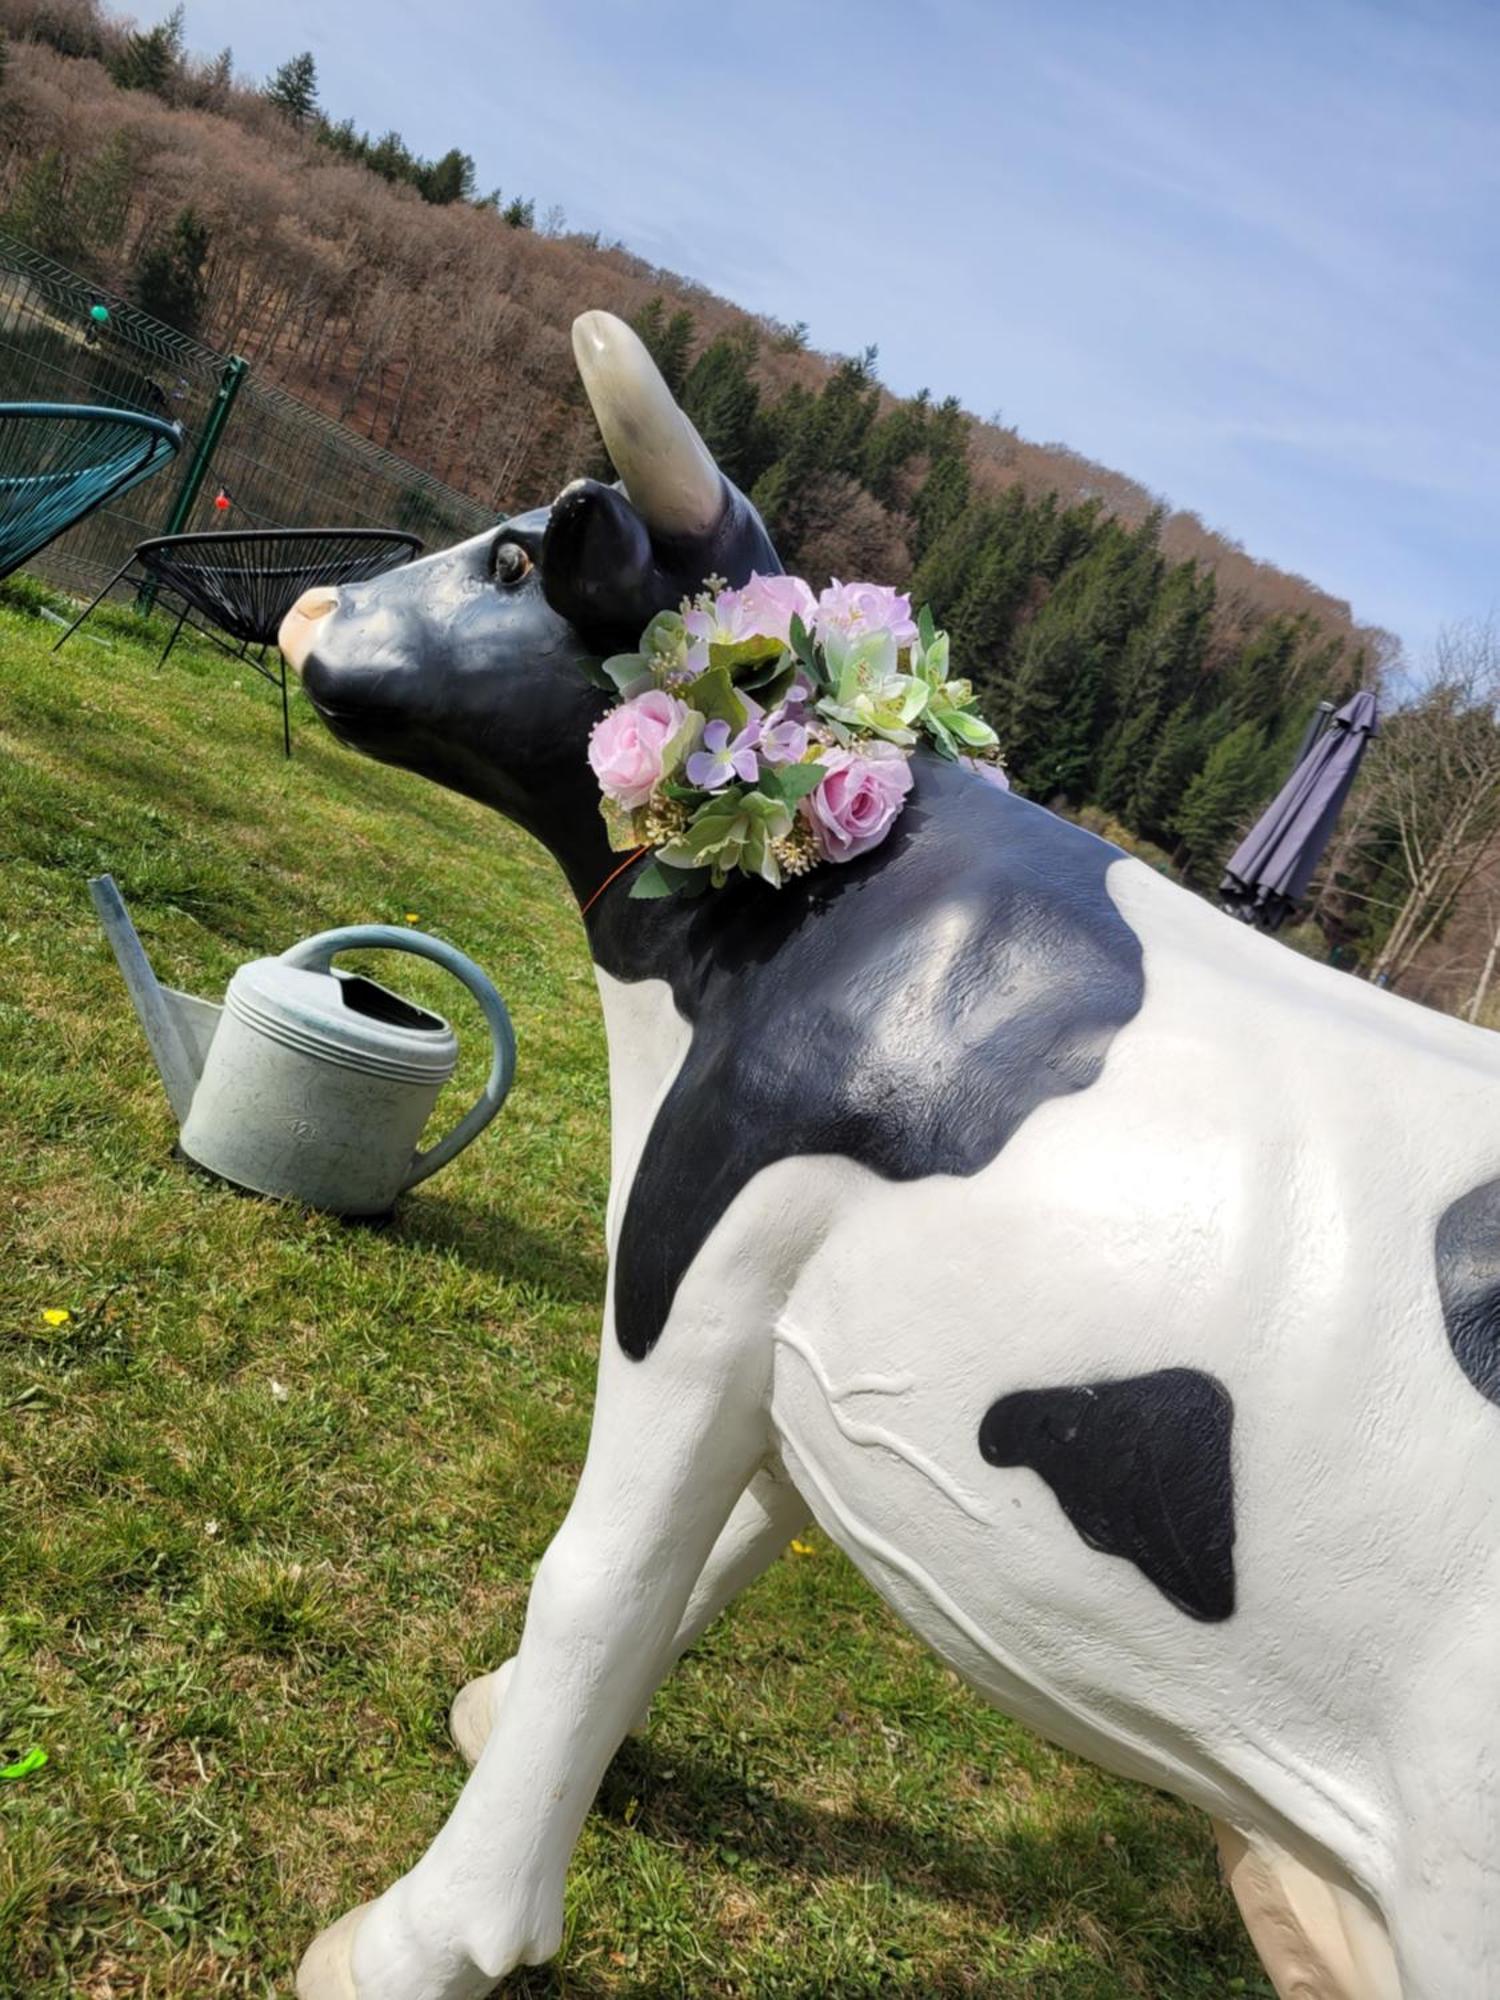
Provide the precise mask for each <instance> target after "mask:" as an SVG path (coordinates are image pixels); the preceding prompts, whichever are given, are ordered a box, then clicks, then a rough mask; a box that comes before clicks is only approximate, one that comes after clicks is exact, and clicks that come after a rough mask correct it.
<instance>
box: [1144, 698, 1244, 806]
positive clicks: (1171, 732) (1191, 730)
mask: <svg viewBox="0 0 1500 2000" xmlns="http://www.w3.org/2000/svg"><path fill="white" fill-rule="evenodd" d="M1220 721H1222V718H1220ZM1214 726H1215V724H1214V722H1213V720H1212V719H1210V721H1208V722H1207V723H1205V722H1203V721H1201V720H1200V719H1199V718H1198V717H1196V716H1195V715H1194V713H1193V704H1192V703H1191V702H1190V701H1182V702H1179V703H1178V705H1177V706H1176V708H1174V709H1173V710H1172V712H1171V714H1170V715H1169V716H1168V717H1167V719H1166V722H1165V724H1164V725H1163V727H1162V730H1161V733H1160V734H1159V735H1158V737H1157V739H1156V743H1155V747H1154V748H1153V749H1152V752H1151V755H1150V758H1149V760H1148V761H1146V762H1144V763H1143V764H1141V765H1138V766H1137V768H1136V773H1135V776H1134V778H1133V780H1132V782H1131V785H1130V788H1129V791H1128V793H1127V796H1126V798H1125V800H1124V807H1123V810H1124V816H1125V819H1126V821H1127V822H1128V824H1129V825H1131V826H1133V827H1134V828H1135V830H1136V831H1137V832H1138V833H1143V834H1146V835H1148V836H1150V837H1151V838H1153V839H1156V838H1165V837H1167V836H1169V835H1170V834H1171V832H1172V829H1173V826H1174V823H1175V820H1176V815H1177V808H1178V806H1179V805H1180V804H1181V802H1182V797H1183V794H1184V792H1185V791H1186V790H1187V788H1188V786H1189V784H1190V783H1191V782H1192V779H1193V777H1194V774H1195V773H1196V772H1197V770H1198V767H1199V765H1200V764H1201V763H1202V762H1203V745H1204V742H1205V740H1206V738H1207V736H1208V735H1209V734H1210V732H1211V731H1212V729H1213V728H1214Z"/></svg>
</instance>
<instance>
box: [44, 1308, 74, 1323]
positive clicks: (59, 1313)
mask: <svg viewBox="0 0 1500 2000" xmlns="http://www.w3.org/2000/svg"><path fill="white" fill-rule="evenodd" d="M72 1317H73V1315H72V1314H71V1313H70V1312H69V1311H68V1309H67V1307H66V1306H46V1307H44V1308H43V1311H42V1318H43V1319H44V1320H45V1321H46V1322H47V1324H48V1326H66V1325H67V1323H68V1321H69V1320H70V1319H71V1318H72Z"/></svg>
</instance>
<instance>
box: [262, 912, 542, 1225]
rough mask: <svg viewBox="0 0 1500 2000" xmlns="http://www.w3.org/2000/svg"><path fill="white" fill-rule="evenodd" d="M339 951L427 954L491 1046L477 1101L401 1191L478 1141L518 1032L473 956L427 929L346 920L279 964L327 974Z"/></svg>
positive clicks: (494, 1107)
mask: <svg viewBox="0 0 1500 2000" xmlns="http://www.w3.org/2000/svg"><path fill="white" fill-rule="evenodd" d="M341 951H409V952H411V953H412V954H413V955H414V956H415V957H417V958H430V959H431V960H432V961H433V963H434V964H435V965H440V966H442V967H443V969H444V971H446V972H451V973H452V974H453V976H454V978H455V979H461V980H462V981H463V983H464V985H465V986H467V987H468V989H469V991H470V992H471V993H472V994H473V995H474V998H475V999H476V1000H477V1001H478V1002H479V1006H480V1010H481V1012H482V1013H483V1015H484V1019H485V1025H486V1027H488V1029H489V1031H490V1041H491V1042H492V1044H493V1045H494V1051H495V1053H494V1060H493V1061H492V1062H491V1064H490V1073H489V1076H488V1077H487V1078H486V1079H485V1086H484V1089H483V1090H482V1091H481V1092H480V1094H479V1099H478V1101H477V1103H475V1104H472V1105H471V1106H470V1107H469V1109H468V1110H467V1111H466V1112H465V1113H464V1115H463V1117H462V1118H460V1119H459V1121H458V1123H457V1124H456V1125H455V1126H454V1128H453V1130H452V1131H451V1132H449V1133H447V1134H445V1135H444V1137H443V1138H441V1139H439V1140H438V1142H437V1144H436V1145H435V1146H429V1147H428V1148H427V1151H426V1152H425V1153H418V1154H417V1155H416V1156H415V1158H414V1159H413V1160H412V1163H411V1172H410V1173H409V1174H408V1175H407V1177H406V1179H405V1180H404V1181H403V1182H402V1184H401V1185H402V1192H403V1193H404V1192H405V1190H406V1189H407V1188H409V1187H415V1186H416V1184H417V1182H418V1181H425V1180H426V1178H427V1176H428V1175H429V1174H435V1173H436V1172H437V1170H438V1168H439V1167H441V1166H446V1164H447V1163H448V1161H449V1160H451V1159H452V1158H453V1156H454V1154H455V1153H461V1152H462V1151H463V1149H464V1147H465V1146H467V1145H468V1144H469V1141H470V1140H471V1139H477V1138H478V1137H479V1135H480V1133H481V1132H482V1131H483V1130H484V1128H485V1126H486V1125H488V1124H489V1122H490V1120H491V1119H492V1118H493V1117H494V1115H495V1113H496V1112H497V1111H498V1110H499V1109H500V1107H501V1105H502V1104H503V1103H504V1102H505V1098H506V1094H507V1092H508V1091H509V1089H510V1086H511V1081H512V1079H513V1078H514V1076H515V1073H516V1031H515V1029H514V1028H513V1027H512V1026H511V1024H510V1015H509V1013H508V1012H507V1011H506V1006H505V1002H504V1001H503V1000H502V999H501V998H500V995H499V993H498V992H497V991H496V990H495V988H494V986H493V985H492V984H491V983H490V981H489V980H488V979H487V978H486V977H485V975H484V973H482V972H481V971H480V969H479V967H478V966H477V965H476V964H475V963H474V961H473V959H472V958H465V956H464V954H463V953H462V952H461V951H458V950H456V949H455V948H454V946H452V945H451V944H445V943H444V942H443V940H442V939H441V938H435V937H429V936H428V935H427V933H426V932H425V931H403V930H398V929H397V928H396V926H395V925H394V924H350V925H348V926H346V928H344V929H343V930H337V931H319V932H318V934H317V936H316V937H310V938H304V939H303V940H302V942H301V944H294V945H293V946H292V948H291V950H290V951H284V952H283V953H282V954H281V961H282V964H283V965H298V966H302V967H304V968H305V969H306V970H307V971H309V972H327V971H329V970H330V969H331V966H332V962H333V960H334V959H335V958H336V957H337V956H338V954H339V953H340V952H341Z"/></svg>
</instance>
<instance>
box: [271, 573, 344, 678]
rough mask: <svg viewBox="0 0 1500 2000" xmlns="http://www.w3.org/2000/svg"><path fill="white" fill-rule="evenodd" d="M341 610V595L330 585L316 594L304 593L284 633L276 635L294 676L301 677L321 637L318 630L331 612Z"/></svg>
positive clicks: (285, 621)
mask: <svg viewBox="0 0 1500 2000" xmlns="http://www.w3.org/2000/svg"><path fill="white" fill-rule="evenodd" d="M338 608H339V594H338V592H337V591H336V590H333V589H330V587H329V586H328V585H327V584H321V585H319V586H317V587H316V588H315V589H313V590H304V591H303V593H302V595H301V596H300V597H299V598H298V599H297V602H296V603H295V604H294V605H293V606H292V608H291V610H290V611H289V612H288V613H287V614H286V616H285V618H283V619H282V621H281V629H280V631H278V632H277V634H276V643H277V645H278V646H279V647H280V648H281V653H282V658H283V659H284V660H285V661H286V663H287V665H288V666H289V667H290V668H291V670H292V672H293V673H294V674H300V673H301V672H302V668H303V666H304V664H305V663H306V660H307V656H308V654H309V653H310V652H311V651H312V649H313V642H314V641H315V640H316V638H317V636H318V626H319V625H320V623H321V622H322V621H323V619H325V618H327V617H328V616H329V614H330V613H331V612H334V611H337V610H338Z"/></svg>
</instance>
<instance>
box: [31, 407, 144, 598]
mask: <svg viewBox="0 0 1500 2000" xmlns="http://www.w3.org/2000/svg"><path fill="white" fill-rule="evenodd" d="M181 444H182V431H181V429H180V428H179V426H178V425H176V424H169V423H167V422H165V421H164V420H163V419H162V418H160V417H147V416H142V415H140V414H139V413H138V412H137V411H135V410H106V409H102V408H97V407H95V406H94V405H92V404H89V403H0V577H6V576H9V575H10V573H11V571H12V570H15V569H19V568H20V566H21V564H22V563H23V562H26V561H27V560H28V559H29V558H30V557H31V556H34V555H35V554H36V552H37V550H38V549H44V548H45V547H46V546H47V544H48V542H51V541H55V540H56V539H57V537H58V536H59V535H60V534H62V533H63V532H64V530H65V529H68V528H71V527H72V526H73V525H74V524H75V523H76V522H78V521H81V520H82V519H83V518H84V516H85V515H86V514H92V513H93V511H94V509H95V508H96V507H102V506H104V505H105V503H106V502H107V501H110V500H113V499H115V498H116V496H117V495H119V494H121V493H124V492H126V491H128V489H129V488H130V487H132V486H135V485H137V484H138V483H139V482H140V481H141V480H142V479H149V478H150V476H151V474H152V473H153V472H159V471H160V470H161V468H162V467H163V466H164V465H166V464H168V463H169V462H170V461H171V460H172V459H173V458H175V456H176V455H177V452H178V449H179V448H180V446H181Z"/></svg>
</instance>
